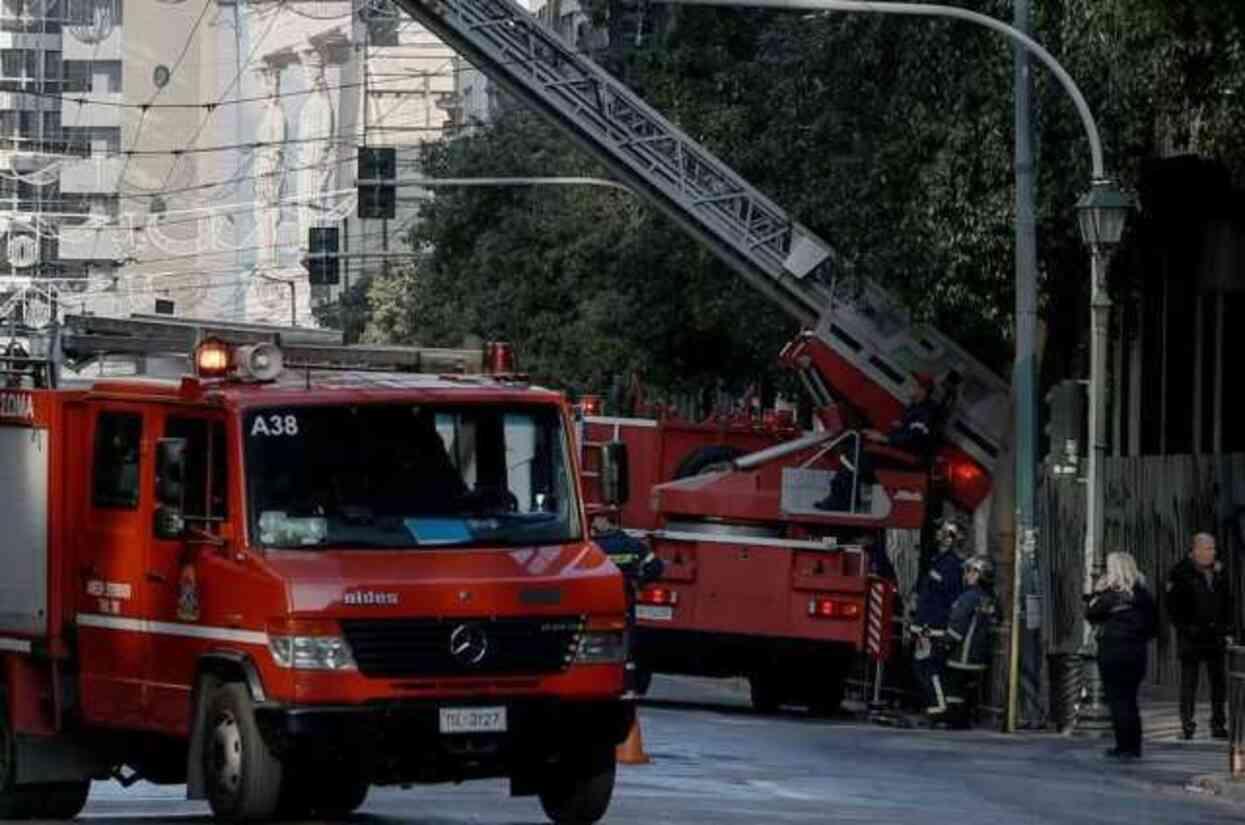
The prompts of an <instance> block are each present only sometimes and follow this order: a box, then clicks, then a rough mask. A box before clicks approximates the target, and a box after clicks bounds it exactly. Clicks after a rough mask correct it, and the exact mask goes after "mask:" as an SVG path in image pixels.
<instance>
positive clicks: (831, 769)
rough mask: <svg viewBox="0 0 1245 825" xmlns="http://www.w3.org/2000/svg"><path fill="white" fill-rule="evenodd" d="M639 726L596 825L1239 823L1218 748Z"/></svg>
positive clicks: (416, 799) (739, 699) (528, 819)
mask: <svg viewBox="0 0 1245 825" xmlns="http://www.w3.org/2000/svg"><path fill="white" fill-rule="evenodd" d="M651 698H652V701H649V702H647V703H646V704H645V705H644V707H643V709H642V710H641V718H642V720H643V734H644V741H645V744H646V747H647V750H648V752H649V754H650V755H651V756H652V758H653V762H652V764H650V765H646V766H636V767H624V768H621V769H620V774H619V782H618V786H617V788H616V790H615V796H614V803H613V805H612V807H611V808H610V812H609V815H608V816H607V818H606V820H605V823H608V824H609V825H615V824H617V825H623V823H643V825H658V823H671V825H691V823H714V824H715V825H717V824H718V823H720V824H721V825H733V824H734V823H739V825H743V823H749V825H752V824H753V823H755V825H771V824H772V823H818V824H819V825H820V823H869V825H879V823H902V825H924V823H930V824H931V825H933V824H934V823H936V824H937V825H975V824H976V823H982V825H1013V823H1024V824H1025V825H1028V824H1029V823H1033V824H1034V825H1037V824H1038V823H1041V824H1042V825H1046V824H1047V823H1050V825H1055V824H1056V823H1058V825H1068V824H1069V823H1103V824H1104V825H1105V823H1120V825H1125V823H1128V825H1134V824H1136V825H1141V824H1142V823H1163V825H1178V824H1179V823H1189V824H1190V825H1193V823H1197V825H1216V823H1228V822H1234V823H1239V822H1241V821H1242V820H1243V819H1245V807H1234V806H1233V805H1232V804H1231V803H1229V802H1226V801H1224V800H1221V799H1219V798H1216V797H1212V796H1207V795H1205V794H1195V793H1192V792H1190V791H1189V790H1186V788H1185V785H1186V783H1187V782H1188V780H1189V779H1190V778H1191V777H1192V776H1193V775H1194V774H1197V773H1205V772H1208V771H1212V770H1215V769H1218V768H1219V767H1220V766H1221V764H1222V763H1223V761H1224V760H1226V756H1225V755H1224V752H1223V746H1222V745H1221V744H1219V743H1211V742H1195V743H1192V744H1175V743H1158V744H1154V745H1152V746H1150V748H1149V751H1148V753H1147V758H1146V759H1145V760H1143V761H1142V762H1140V763H1137V764H1134V765H1120V764H1118V763H1114V762H1110V761H1108V760H1105V759H1103V758H1102V756H1101V755H1100V752H1101V750H1102V748H1103V747H1104V745H1103V743H1101V742H1092V741H1085V740H1079V739H1067V738H1062V737H1058V736H1054V735H1045V734H1041V735H1027V736H1023V737H1008V736H1003V735H1001V734H997V733H992V732H983V731H974V732H967V733H963V732H933V731H912V730H899V729H893V728H880V727H875V726H871V725H868V724H863V723H857V722H853V721H849V720H842V721H838V720H834V721H813V720H809V719H806V718H803V717H802V716H801V715H799V714H797V713H791V714H783V715H777V716H762V715H758V714H755V713H753V712H752V711H750V710H748V709H747V708H746V706H745V704H744V697H743V696H742V695H741V694H740V693H739V692H738V691H736V690H732V689H731V687H730V685H729V684H727V683H715V682H708V681H703V680H682V679H663V678H661V677H658V679H657V680H655V682H654V690H653V692H652V694H651ZM182 794H183V789H182V788H158V787H153V786H149V785H144V784H139V785H136V786H134V787H132V788H129V789H122V788H120V786H118V785H117V784H115V783H107V784H105V783H99V784H96V786H95V787H94V788H93V789H92V794H91V799H90V802H89V803H88V805H87V809H86V811H85V812H84V814H83V816H84V817H86V818H90V819H91V820H93V821H94V822H97V823H117V825H120V824H121V823H131V822H135V821H142V822H144V823H148V822H150V823H179V825H181V824H182V823H196V822H206V821H208V820H209V816H208V812H207V808H206V806H205V805H203V804H200V803H191V802H186V801H185V800H183V799H181V796H182ZM352 821H355V822H360V823H390V822H392V823H412V825H467V823H483V824H484V825H540V824H541V823H543V822H544V821H545V820H544V817H543V815H542V813H541V810H540V805H539V803H538V802H536V801H535V800H534V799H526V798H525V799H511V798H510V797H509V796H507V792H506V783H504V782H500V781H489V782H475V783H469V784H465V785H461V786H458V787H453V786H433V787H421V788H415V789H412V790H407V791H402V790H389V789H373V790H372V793H371V795H370V796H369V798H368V801H367V803H366V804H365V805H364V807H363V809H362V810H361V811H360V813H359V814H357V815H356V816H355V817H354V818H353V820H352Z"/></svg>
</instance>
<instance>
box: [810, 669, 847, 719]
mask: <svg viewBox="0 0 1245 825" xmlns="http://www.w3.org/2000/svg"><path fill="white" fill-rule="evenodd" d="M846 688H847V685H846V679H845V677H843V676H838V677H830V678H829V679H827V680H826V682H825V683H824V684H822V685H820V686H819V689H818V691H817V693H815V694H813V695H811V696H809V697H807V698H808V712H809V713H811V714H812V715H813V716H827V717H828V716H836V715H837V714H838V712H839V707H840V706H841V705H842V704H843V694H844V692H845V690H846Z"/></svg>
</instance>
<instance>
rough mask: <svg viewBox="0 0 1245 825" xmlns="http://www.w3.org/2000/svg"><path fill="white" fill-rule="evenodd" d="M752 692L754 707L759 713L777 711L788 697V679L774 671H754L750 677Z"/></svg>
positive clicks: (749, 685) (749, 683)
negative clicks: (786, 694) (786, 693)
mask: <svg viewBox="0 0 1245 825" xmlns="http://www.w3.org/2000/svg"><path fill="white" fill-rule="evenodd" d="M748 687H749V688H750V689H751V692H752V709H753V710H755V711H756V712H757V713H777V712H778V707H779V705H781V704H782V703H783V700H784V699H786V698H787V697H786V696H785V695H784V691H785V690H786V687H787V684H786V680H785V679H783V678H782V677H781V676H778V675H777V674H774V673H754V674H752V675H751V676H749V677H748Z"/></svg>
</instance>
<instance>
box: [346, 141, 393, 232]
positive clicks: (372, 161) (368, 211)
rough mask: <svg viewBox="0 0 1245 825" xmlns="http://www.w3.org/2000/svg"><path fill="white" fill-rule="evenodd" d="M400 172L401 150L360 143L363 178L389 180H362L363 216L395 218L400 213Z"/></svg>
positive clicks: (360, 175) (361, 199) (360, 176)
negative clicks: (398, 177)
mask: <svg viewBox="0 0 1245 825" xmlns="http://www.w3.org/2000/svg"><path fill="white" fill-rule="evenodd" d="M397 176H398V155H397V150H396V149H394V148H393V147H392V146H360V147H359V168H358V174H357V175H356V179H357V180H360V181H365V180H371V181H377V180H385V181H388V183H385V184H375V183H373V184H363V183H360V184H358V186H359V217H360V218H392V217H394V215H395V214H397V203H398V201H397V195H396V192H395V189H394V188H395V184H394V178H396V177H397Z"/></svg>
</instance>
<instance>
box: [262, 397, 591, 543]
mask: <svg viewBox="0 0 1245 825" xmlns="http://www.w3.org/2000/svg"><path fill="white" fill-rule="evenodd" d="M243 426H244V428H245V429H244V430H243V432H244V437H245V439H246V460H247V472H246V476H247V479H248V497H249V502H250V520H251V522H250V526H251V536H252V540H253V541H255V542H257V543H258V544H260V545H263V546H265V547H281V548H299V549H315V548H333V549H351V548H412V547H445V546H463V547H468V546H490V545H527V544H549V543H560V542H567V541H574V540H577V539H579V538H580V535H581V528H580V524H579V511H578V503H577V499H576V495H577V493H576V490H577V488H576V485H575V484H574V482H573V479H572V478H571V471H570V463H569V461H568V456H567V449H566V434H565V431H564V428H563V426H562V419H561V416H559V415H558V411H557V410H556V409H555V408H553V407H542V406H538V405H531V406H512V407H501V406H496V405H488V406H485V405H477V406H469V405H464V406H436V405H411V404H360V405H356V406H297V407H280V408H275V407H274V408H267V409H258V410H252V411H250V412H248V413H247V414H246V416H245V417H244V419H243Z"/></svg>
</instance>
